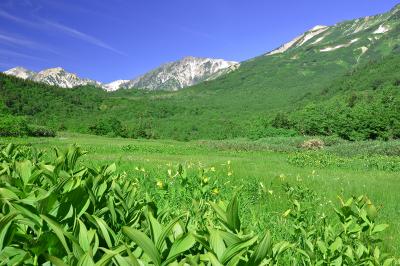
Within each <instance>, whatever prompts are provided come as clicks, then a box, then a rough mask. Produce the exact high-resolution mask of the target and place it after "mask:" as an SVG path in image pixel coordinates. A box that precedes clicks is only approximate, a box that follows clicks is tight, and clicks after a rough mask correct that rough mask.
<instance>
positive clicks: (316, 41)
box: [311, 36, 325, 45]
mask: <svg viewBox="0 0 400 266" xmlns="http://www.w3.org/2000/svg"><path fill="white" fill-rule="evenodd" d="M324 38H325V36H322V37H319V38H318V39H316V40H315V42H313V43H312V44H311V45H314V44H317V43H319V42H321V41H322V40H323V39H324Z"/></svg>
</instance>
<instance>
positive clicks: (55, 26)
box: [42, 20, 126, 55]
mask: <svg viewBox="0 0 400 266" xmlns="http://www.w3.org/2000/svg"><path fill="white" fill-rule="evenodd" d="M42 22H43V23H44V24H45V25H47V26H49V27H51V28H53V29H57V30H58V31H60V32H63V33H65V34H68V35H70V36H71V37H73V38H76V39H79V40H82V41H85V42H87V43H91V44H93V45H96V46H98V47H101V48H104V49H107V50H110V51H113V52H114V53H117V54H120V55H126V54H125V53H123V52H121V51H119V50H117V49H115V48H113V47H111V46H110V45H108V44H107V43H105V42H103V41H101V40H99V39H97V38H95V37H93V36H91V35H89V34H86V33H83V32H81V31H78V30H76V29H73V28H71V27H68V26H65V25H62V24H59V23H56V22H52V21H50V20H42Z"/></svg>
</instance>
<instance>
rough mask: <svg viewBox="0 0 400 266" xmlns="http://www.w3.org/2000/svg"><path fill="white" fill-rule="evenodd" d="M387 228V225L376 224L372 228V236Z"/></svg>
mask: <svg viewBox="0 0 400 266" xmlns="http://www.w3.org/2000/svg"><path fill="white" fill-rule="evenodd" d="M388 227H389V225H388V224H378V225H376V226H374V229H373V230H372V234H376V233H380V232H382V231H385V230H386V229H387V228H388Z"/></svg>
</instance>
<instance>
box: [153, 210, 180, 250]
mask: <svg viewBox="0 0 400 266" xmlns="http://www.w3.org/2000/svg"><path fill="white" fill-rule="evenodd" d="M183 216H185V214H182V215H180V216H178V217H176V218H174V219H172V220H171V221H170V222H169V223H168V224H167V225H166V226H165V227H164V228H163V229H162V232H161V233H160V235H159V237H158V239H157V242H156V248H157V250H158V251H159V252H162V248H163V245H164V240H165V238H166V237H167V236H168V235H169V234H170V232H171V230H172V229H173V228H174V225H175V224H176V223H177V222H179V221H180V219H181V218H182V217H183Z"/></svg>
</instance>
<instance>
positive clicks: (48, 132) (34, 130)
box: [28, 125, 56, 137]
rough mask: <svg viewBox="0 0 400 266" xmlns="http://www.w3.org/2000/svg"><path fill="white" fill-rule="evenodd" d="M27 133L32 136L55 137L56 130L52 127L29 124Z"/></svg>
mask: <svg viewBox="0 0 400 266" xmlns="http://www.w3.org/2000/svg"><path fill="white" fill-rule="evenodd" d="M28 134H29V136H32V137H55V136H56V132H55V131H54V130H53V129H50V128H48V127H44V126H36V125H29V127H28Z"/></svg>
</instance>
